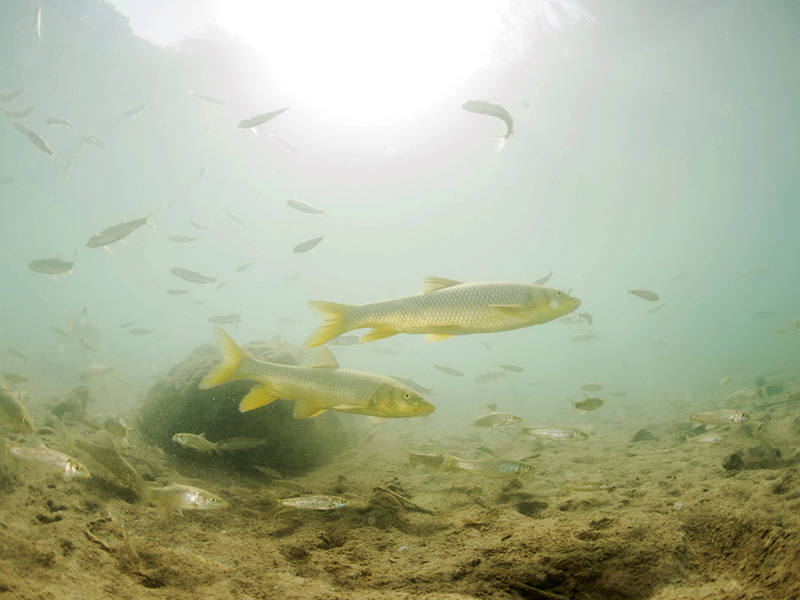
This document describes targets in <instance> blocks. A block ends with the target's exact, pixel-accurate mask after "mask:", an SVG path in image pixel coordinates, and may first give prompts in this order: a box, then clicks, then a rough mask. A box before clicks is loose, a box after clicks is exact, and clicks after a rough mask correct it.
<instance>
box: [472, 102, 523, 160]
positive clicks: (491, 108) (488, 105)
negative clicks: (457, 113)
mask: <svg viewBox="0 0 800 600" xmlns="http://www.w3.org/2000/svg"><path fill="white" fill-rule="evenodd" d="M461 108H463V109H464V110H466V111H467V112H472V113H477V114H480V115H488V116H490V117H497V118H498V119H500V120H501V121H503V123H505V124H506V132H505V134H504V135H503V143H504V142H506V141H508V139H509V138H510V137H511V136H512V135H513V134H514V119H513V118H512V117H511V114H510V113H509V112H508V111H507V110H506V109H505V108H503V107H502V106H500V105H499V104H495V103H494V102H487V101H486V100H469V101H467V102H465V103H464V104H462V105H461ZM502 147H503V146H502V143H501V145H500V146H499V148H498V150H499V149H500V148H502Z"/></svg>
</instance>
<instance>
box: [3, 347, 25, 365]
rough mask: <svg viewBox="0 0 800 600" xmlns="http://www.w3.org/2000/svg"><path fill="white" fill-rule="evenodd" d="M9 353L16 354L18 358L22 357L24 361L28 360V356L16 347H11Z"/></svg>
mask: <svg viewBox="0 0 800 600" xmlns="http://www.w3.org/2000/svg"><path fill="white" fill-rule="evenodd" d="M8 353H9V354H10V355H11V356H16V357H17V358H21V359H22V361H23V362H28V357H27V356H25V353H24V352H23V351H22V350H17V349H16V348H9V349H8Z"/></svg>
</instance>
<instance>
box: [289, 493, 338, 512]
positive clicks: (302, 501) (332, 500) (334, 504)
mask: <svg viewBox="0 0 800 600" xmlns="http://www.w3.org/2000/svg"><path fill="white" fill-rule="evenodd" d="M279 502H280V505H281V506H286V507H289V508H297V509H300V510H336V509H338V508H344V507H345V506H347V503H348V500H347V498H342V497H340V496H297V497H296V498H284V499H282V500H280V501H279Z"/></svg>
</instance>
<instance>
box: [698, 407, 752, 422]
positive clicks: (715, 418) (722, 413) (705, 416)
mask: <svg viewBox="0 0 800 600" xmlns="http://www.w3.org/2000/svg"><path fill="white" fill-rule="evenodd" d="M749 418H750V415H749V414H747V413H746V412H744V411H743V410H734V409H732V408H718V409H717V410H712V411H709V412H703V413H691V414H689V420H690V421H695V422H696V423H703V424H704V425H728V424H729V423H742V422H743V421H747V420H748V419H749Z"/></svg>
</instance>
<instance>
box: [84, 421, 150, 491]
mask: <svg viewBox="0 0 800 600" xmlns="http://www.w3.org/2000/svg"><path fill="white" fill-rule="evenodd" d="M103 436H104V437H102V438H101V440H100V442H101V443H95V442H92V441H90V440H87V439H83V438H75V440H74V444H75V446H77V447H78V448H79V449H81V450H83V451H84V452H86V454H88V455H89V456H91V457H92V458H93V459H94V460H95V461H96V462H97V463H99V464H100V465H102V466H103V468H104V469H106V470H107V471H108V472H109V473H111V474H112V475H114V477H116V478H117V479H119V480H120V481H122V482H123V483H125V484H127V485H128V486H130V487H131V488H133V489H134V490H136V491H137V492H141V491H142V490H143V489H144V487H145V483H144V479H143V478H142V476H141V475H139V473H138V471H136V469H134V468H133V466H132V465H131V464H130V463H129V462H128V461H127V460H125V458H123V457H122V455H121V454H120V453H119V451H118V450H117V449H116V447H115V446H114V443H113V442H112V441H111V438H110V437H109V436H108V434H103Z"/></svg>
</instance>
